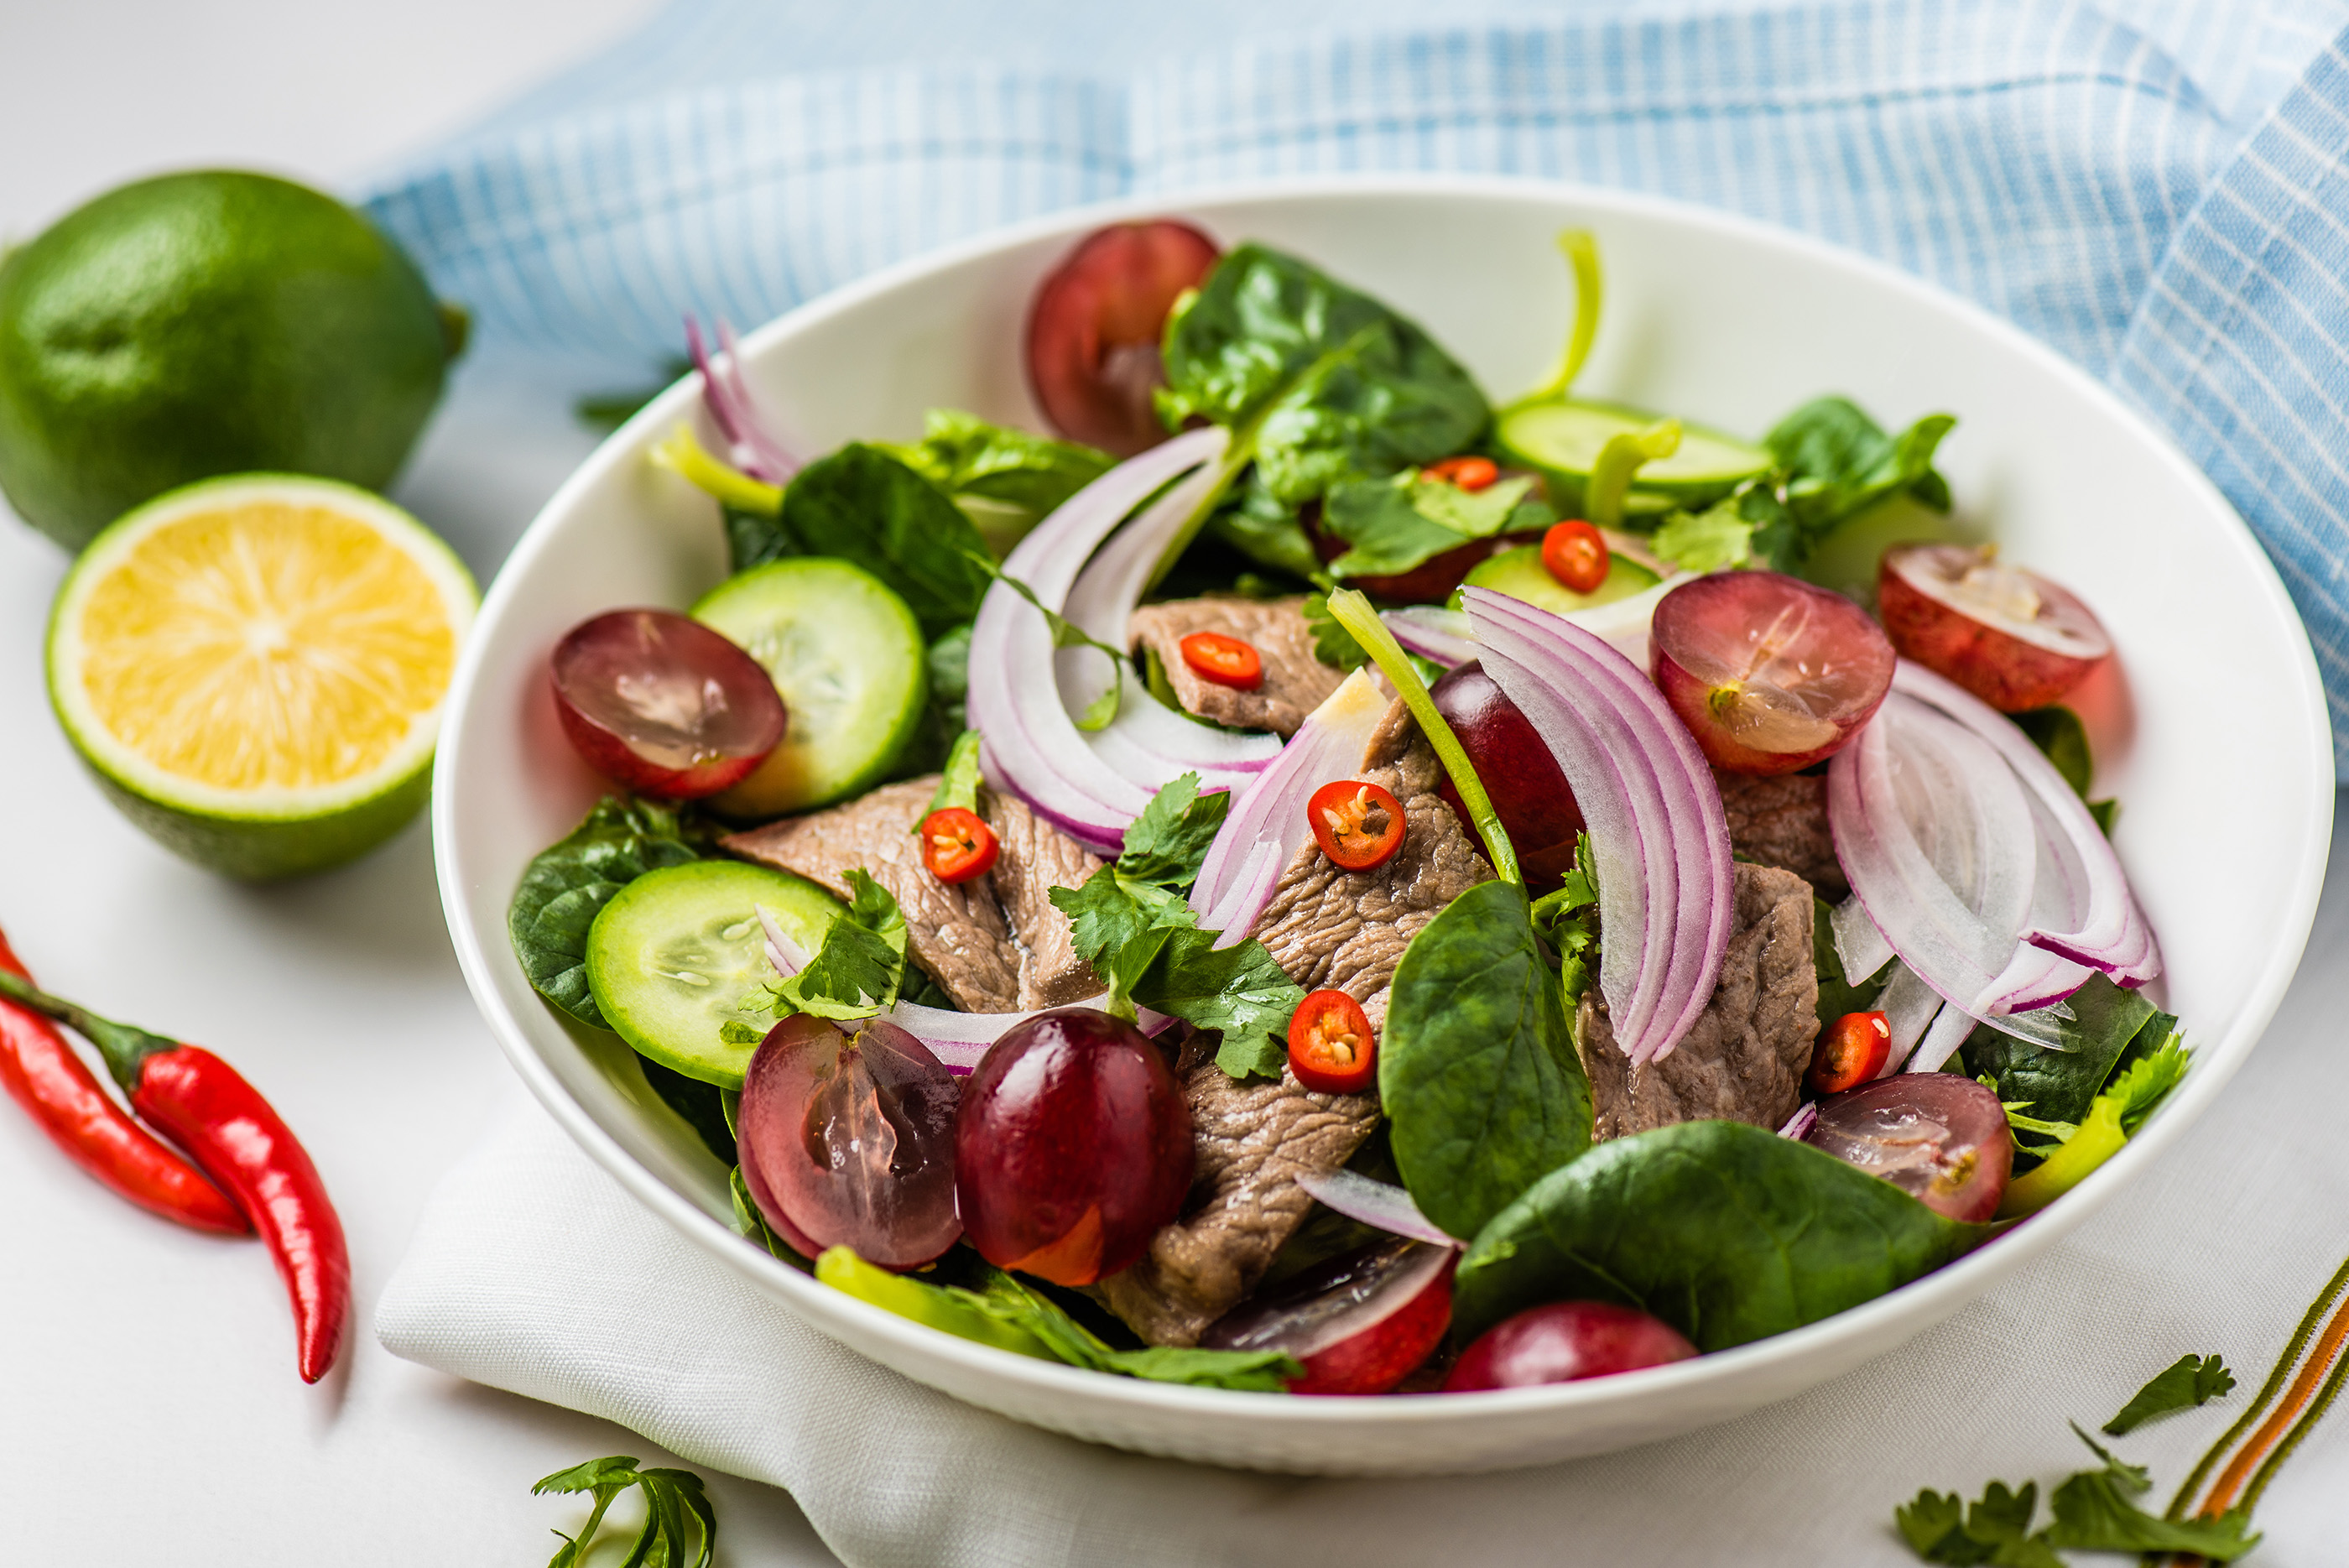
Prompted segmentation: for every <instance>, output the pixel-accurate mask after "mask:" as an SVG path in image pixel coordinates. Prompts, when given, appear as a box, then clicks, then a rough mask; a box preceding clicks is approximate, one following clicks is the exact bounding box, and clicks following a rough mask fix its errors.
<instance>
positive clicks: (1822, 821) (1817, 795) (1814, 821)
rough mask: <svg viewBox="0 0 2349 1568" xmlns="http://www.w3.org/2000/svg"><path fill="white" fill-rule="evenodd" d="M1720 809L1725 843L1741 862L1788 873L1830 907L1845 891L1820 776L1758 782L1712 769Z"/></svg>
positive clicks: (1823, 776) (1847, 888) (1786, 776)
mask: <svg viewBox="0 0 2349 1568" xmlns="http://www.w3.org/2000/svg"><path fill="white" fill-rule="evenodd" d="M1713 777H1714V778H1716V779H1719V780H1720V781H1721V804H1722V805H1723V806H1725V807H1727V808H1728V811H1729V843H1730V846H1731V847H1732V848H1733V849H1735V850H1736V851H1737V853H1738V854H1739V855H1740V856H1742V857H1744V858H1745V859H1747V860H1751V861H1753V862H1754V864H1756V865H1759V866H1775V867H1778V868H1779V869H1780V870H1782V871H1792V872H1793V873H1794V874H1795V876H1797V877H1801V878H1802V879H1803V880H1804V881H1806V882H1808V883H1809V884H1810V885H1811V886H1812V887H1813V888H1816V890H1817V892H1818V895H1819V897H1820V898H1825V899H1826V900H1827V901H1828V902H1830V903H1833V902H1835V901H1836V900H1837V899H1839V898H1843V896H1844V895H1845V894H1847V893H1848V892H1850V891H1851V884H1850V883H1849V882H1847V881H1846V880H1845V879H1844V875H1843V867H1841V866H1839V865H1837V863H1836V852H1835V836H1834V835H1833V834H1831V833H1829V832H1828V831H1827V781H1826V774H1779V775H1778V776H1777V777H1775V778H1763V779H1758V778H1755V777H1754V776H1753V775H1752V774H1733V773H1731V772H1729V771H1728V770H1727V769H1725V768H1715V769H1713Z"/></svg>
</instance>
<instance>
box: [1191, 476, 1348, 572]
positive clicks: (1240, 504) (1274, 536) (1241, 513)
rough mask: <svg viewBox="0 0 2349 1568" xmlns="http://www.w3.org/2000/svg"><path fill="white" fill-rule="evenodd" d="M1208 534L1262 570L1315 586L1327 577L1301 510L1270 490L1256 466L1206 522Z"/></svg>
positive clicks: (1224, 498) (1232, 489)
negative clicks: (1302, 517) (1315, 583)
mask: <svg viewBox="0 0 2349 1568" xmlns="http://www.w3.org/2000/svg"><path fill="white" fill-rule="evenodd" d="M1206 526H1207V534H1208V535H1209V537H1211V538H1213V539H1215V540H1216V541H1217V542H1218V543H1220V544H1222V545H1226V546H1228V547H1229V548H1231V549H1234V550H1237V551H1238V552H1239V553H1240V554H1241V555H1242V556H1247V558H1248V559H1249V560H1251V561H1253V562H1255V563H1256V564H1257V566H1265V567H1268V568H1269V569H1271V570H1273V571H1276V572H1279V573H1282V574H1285V575H1286V576H1292V577H1297V578H1300V579H1302V580H1304V581H1307V582H1310V581H1312V580H1314V579H1315V578H1316V577H1319V576H1326V574H1325V573H1324V572H1323V571H1322V568H1321V557H1320V556H1319V553H1318V552H1316V551H1315V549H1314V548H1313V540H1312V538H1311V537H1310V536H1309V535H1308V534H1307V533H1306V532H1305V524H1303V523H1302V522H1300V521H1299V515H1298V509H1297V508H1296V507H1294V506H1291V505H1290V504H1288V503H1287V502H1285V501H1283V500H1281V499H1280V498H1279V497H1278V496H1277V495H1275V494H1273V493H1272V492H1271V491H1270V490H1268V489H1267V488H1266V487H1265V483H1264V476H1263V475H1262V474H1261V473H1259V472H1257V470H1256V468H1255V466H1254V465H1253V464H1251V465H1250V466H1249V468H1248V470H1247V473H1246V474H1245V475H1244V476H1242V477H1241V478H1240V479H1239V480H1238V482H1237V483H1235V484H1234V485H1233V486H1232V488H1231V490H1230V493H1227V494H1226V495H1225V496H1224V497H1223V498H1222V499H1221V500H1220V501H1219V502H1217V503H1216V509H1215V511H1214V512H1212V513H1211V514H1209V515H1208V518H1207V524H1206Z"/></svg>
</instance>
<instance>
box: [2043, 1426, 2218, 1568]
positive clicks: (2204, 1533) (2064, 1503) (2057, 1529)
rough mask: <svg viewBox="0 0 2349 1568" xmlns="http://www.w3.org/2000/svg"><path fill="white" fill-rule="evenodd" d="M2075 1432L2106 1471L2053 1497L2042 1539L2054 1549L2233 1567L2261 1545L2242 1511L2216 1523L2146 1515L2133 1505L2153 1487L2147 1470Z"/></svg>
mask: <svg viewBox="0 0 2349 1568" xmlns="http://www.w3.org/2000/svg"><path fill="white" fill-rule="evenodd" d="M2072 1430H2073V1431H2074V1432H2075V1433H2078V1434H2079V1438H2080V1441H2082V1442H2084V1443H2085V1444H2087V1445H2088V1447H2089V1449H2091V1450H2092V1451H2093V1452H2094V1453H2095V1456H2096V1457H2097V1458H2098V1459H2102V1460H2103V1461H2104V1468H2103V1469H2094V1470H2082V1471H2079V1472H2078V1473H2077V1474H2075V1475H2073V1476H2072V1477H2070V1478H2069V1479H2068V1480H2065V1481H2064V1483H2063V1484H2062V1485H2061V1486H2059V1487H2057V1488H2056V1489H2055V1490H2054V1492H2053V1493H2052V1494H2051V1495H2050V1496H2049V1497H2048V1499H2047V1508H2048V1511H2050V1512H2051V1513H2053V1514H2054V1516H2055V1521H2054V1523H2053V1524H2051V1525H2049V1526H2048V1527H2047V1529H2046V1530H2045V1532H2043V1538H2044V1540H2045V1541H2046V1542H2047V1543H2048V1544H2049V1545H2050V1546H2064V1547H2075V1548H2077V1549H2079V1550H2081V1551H2085V1552H2197V1553H2199V1554H2200V1555H2202V1556H2204V1557H2208V1558H2211V1559H2213V1560H2215V1561H2217V1562H2220V1563H2230V1562H2232V1561H2234V1560H2235V1559H2236V1558H2238V1557H2240V1556H2242V1555H2243V1554H2244V1553H2245V1552H2249V1551H2251V1548H2252V1547H2254V1546H2257V1545H2258V1544H2259V1543H2260V1538H2259V1537H2258V1536H2256V1535H2254V1536H2252V1537H2251V1539H2250V1540H2248V1541H2247V1540H2245V1539H2244V1538H2243V1531H2244V1530H2245V1528H2246V1527H2248V1526H2249V1525H2250V1523H2251V1517H2250V1515H2248V1514H2246V1513H2243V1512H2242V1511H2240V1510H2238V1511H2230V1512H2228V1513H2224V1514H2221V1515H2220V1516H2219V1517H2218V1518H2216V1519H2162V1518H2159V1517H2158V1516H2156V1515H2154V1514H2150V1513H2147V1512H2146V1511H2144V1510H2143V1509H2141V1508H2139V1507H2137V1504H2135V1503H2133V1502H2131V1501H2129V1499H2131V1498H2133V1497H2136V1496H2138V1495H2140V1494H2142V1493H2143V1492H2144V1491H2145V1490H2146V1489H2147V1487H2150V1486H2151V1485H2152V1484H2153V1478H2152V1477H2150V1476H2148V1475H2147V1473H2146V1470H2145V1467H2144V1466H2142V1465H2132V1464H2127V1463H2124V1462H2123V1461H2122V1460H2121V1459H2118V1458H2116V1456H2115V1455H2114V1454H2113V1453H2112V1452H2111V1451H2110V1450H2109V1449H2106V1447H2105V1446H2104V1445H2103V1444H2101V1443H2099V1442H2097V1441H2096V1439H2095V1438H2092V1437H2090V1436H2088V1434H2087V1433H2085V1432H2082V1431H2080V1428H2079V1426H2078V1424H2077V1423H2075V1424H2074V1426H2073V1428H2072Z"/></svg>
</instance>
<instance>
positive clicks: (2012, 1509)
mask: <svg viewBox="0 0 2349 1568" xmlns="http://www.w3.org/2000/svg"><path fill="white" fill-rule="evenodd" d="M2038 1507H2039V1488H2038V1487H2037V1485H2036V1484H2034V1483H2032V1482H2028V1481H2026V1482H2024V1483H2023V1490H2021V1491H2010V1490H2007V1485H2006V1483H2005V1482H2004V1481H1992V1482H1991V1483H1990V1485H1989V1487H1988V1488H1987V1489H1985V1490H1984V1491H1983V1492H1982V1497H1981V1498H1980V1500H1979V1501H1976V1502H1975V1503H1974V1504H1973V1506H1972V1507H1971V1508H1968V1507H1967V1506H1966V1504H1965V1502H1964V1501H1963V1500H1962V1499H1961V1498H1960V1497H1959V1496H1958V1495H1957V1494H1956V1493H1955V1492H1946V1493H1945V1492H1937V1491H1930V1490H1928V1491H1920V1492H1919V1493H1918V1494H1917V1498H1916V1501H1913V1502H1909V1503H1904V1504H1902V1505H1901V1506H1900V1507H1899V1508H1897V1509H1895V1510H1894V1511H1893V1516H1892V1517H1893V1522H1894V1523H1895V1524H1896V1525H1897V1526H1898V1527H1899V1531H1900V1534H1901V1536H1902V1538H1903V1539H1905V1540H1906V1541H1907V1542H1909V1550H1910V1551H1912V1552H1915V1553H1916V1554H1917V1555H1918V1556H1920V1557H1921V1558H1923V1559H1924V1560H1925V1561H1926V1562H1928V1563H1948V1564H1951V1565H1952V1568H1970V1565H1971V1564H1976V1563H1988V1564H1992V1565H1993V1568H2062V1565H2063V1562H2064V1560H2063V1559H2062V1558H2061V1557H2058V1556H2056V1555H2055V1552H2054V1549H2053V1548H2051V1547H2049V1546H2048V1544H2047V1543H2046V1542H2044V1541H2035V1540H2033V1539H2032V1538H2031V1516H2032V1514H2033V1513H2034V1512H2035V1511H2037V1510H2038Z"/></svg>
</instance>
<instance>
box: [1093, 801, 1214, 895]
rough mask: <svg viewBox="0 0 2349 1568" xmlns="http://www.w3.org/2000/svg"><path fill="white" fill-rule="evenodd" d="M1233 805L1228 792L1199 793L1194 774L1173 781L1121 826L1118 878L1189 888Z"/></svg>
mask: <svg viewBox="0 0 2349 1568" xmlns="http://www.w3.org/2000/svg"><path fill="white" fill-rule="evenodd" d="M1231 806H1232V797H1231V796H1230V795H1229V794H1226V793H1223V792H1221V791H1218V792H1216V794H1200V793H1199V775H1198V774H1183V775H1182V776H1181V777H1179V778H1176V779H1174V781H1173V782H1171V783H1169V784H1167V785H1166V786H1165V787H1164V789H1161V790H1160V791H1159V792H1158V793H1157V794H1154V795H1153V796H1151V798H1150V804H1149V805H1146V806H1144V807H1143V808H1142V815H1140V816H1138V817H1136V818H1134V819H1133V826H1131V827H1129V828H1127V829H1126V830H1125V848H1124V850H1123V852H1122V853H1121V854H1120V855H1119V856H1118V857H1117V874H1118V876H1119V877H1120V878H1121V879H1122V880H1123V881H1126V882H1147V883H1151V884H1153V885H1154V886H1156V887H1160V888H1167V889H1169V890H1170V891H1185V890H1187V889H1188V888H1190V886H1191V884H1192V883H1194V882H1195V881H1197V880H1198V879H1199V867H1200V866H1201V864H1202V863H1204V862H1205V861H1206V858H1207V846H1209V845H1211V844H1213V843H1215V841H1216V833H1217V832H1218V831H1220V830H1221V829H1222V827H1223V826H1224V818H1225V816H1226V815H1228V814H1229V812H1230V811H1231Z"/></svg>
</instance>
